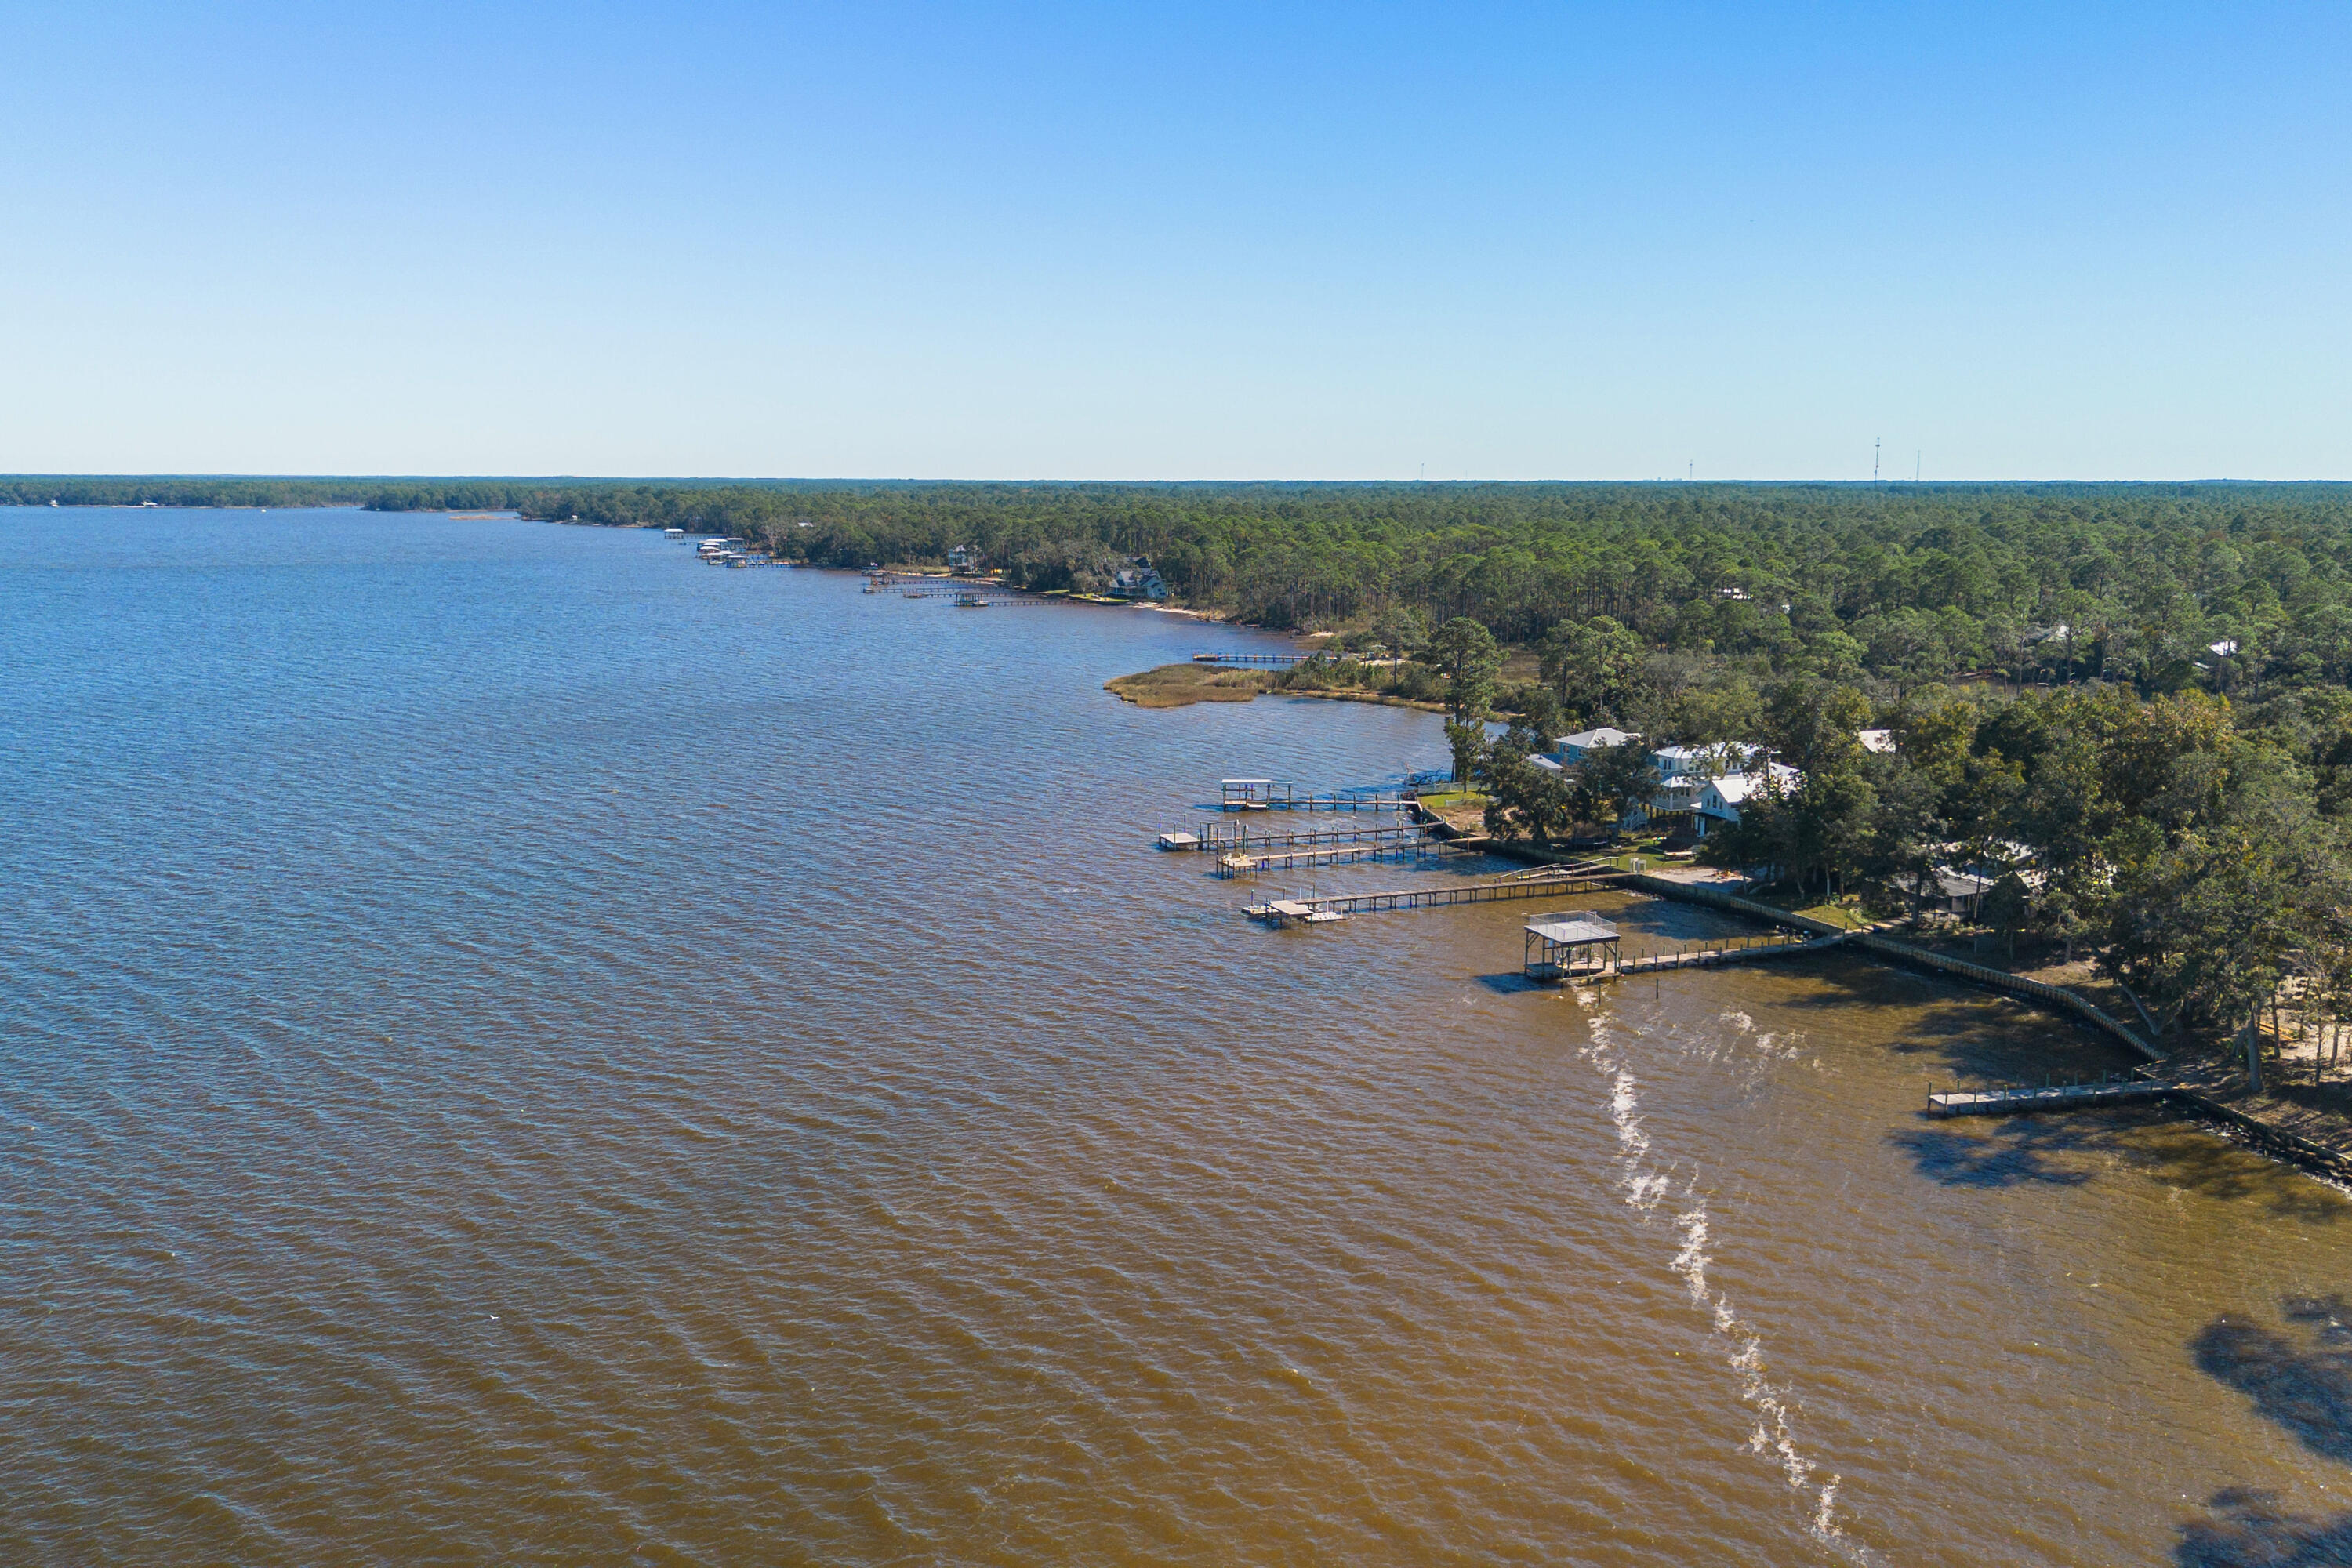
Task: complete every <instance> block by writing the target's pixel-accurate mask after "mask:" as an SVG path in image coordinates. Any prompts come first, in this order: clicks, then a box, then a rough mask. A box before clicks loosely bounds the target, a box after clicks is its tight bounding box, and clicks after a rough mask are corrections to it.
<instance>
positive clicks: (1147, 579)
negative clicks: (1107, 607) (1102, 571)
mask: <svg viewBox="0 0 2352 1568" xmlns="http://www.w3.org/2000/svg"><path fill="white" fill-rule="evenodd" d="M1110 591H1111V593H1112V595H1114V596H1116V597H1118V598H1121V599H1149V600H1152V601H1155V602H1156V601H1158V600H1160V599H1164V598H1166V597H1167V596H1168V584H1166V583H1164V582H1162V581H1160V574H1159V573H1158V572H1157V571H1155V570H1153V568H1152V565H1151V563H1150V561H1148V560H1146V559H1145V558H1144V557H1142V556H1140V555H1139V556H1137V557H1135V559H1134V561H1133V562H1132V563H1129V564H1128V565H1125V566H1122V567H1120V568H1119V569H1118V572H1117V573H1116V574H1113V576H1112V578H1111V585H1110Z"/></svg>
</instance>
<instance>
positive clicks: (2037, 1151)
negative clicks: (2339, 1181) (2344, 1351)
mask: <svg viewBox="0 0 2352 1568" xmlns="http://www.w3.org/2000/svg"><path fill="white" fill-rule="evenodd" d="M1922 1120H1923V1121H1924V1120H1925V1118H1924V1114H1923V1117H1922ZM1886 1141H1887V1142H1888V1143H1890V1144H1892V1145H1893V1146H1894V1147H1895V1148H1896V1149H1899V1150H1901V1151H1902V1152H1904V1153H1905V1154H1906V1155H1908V1156H1909V1157H1910V1160H1911V1163H1912V1167H1913V1169H1915V1170H1916V1171H1917V1172H1918V1173H1920V1174H1921V1175H1923V1176H1925V1177H1927V1179H1928V1180H1929V1181H1931V1182H1935V1183H1936V1184H1938V1185H1941V1186H1947V1187H1963V1188H1978V1189H1983V1188H1999V1187H2021V1186H2034V1185H2041V1186H2053V1187H2079V1186H2082V1185H2084V1184H2086V1183H2088V1182H2089V1181H2091V1179H2092V1178H2093V1177H2094V1176H2095V1175H2097V1174H2098V1173H2099V1172H2100V1169H2101V1168H2102V1167H2107V1168H2113V1167H2115V1166H2116V1165H2117V1164H2119V1163H2120V1164H2123V1165H2125V1166H2126V1167H2127V1168H2129V1169H2131V1170H2133V1171H2135V1172H2137V1173H2139V1174H2140V1175H2142V1176H2144V1177H2146V1178H2147V1179H2148V1180H2150V1181H2153V1182H2157V1183H2160V1184H2163V1185H2166V1186H2168V1187H2178V1188H2179V1189H2180V1190H2181V1191H2183V1192H2188V1193H2195V1194H2198V1195H2199V1196H2200V1197H2206V1198H2210V1199H2213V1200H2214V1201H2216V1202H2220V1203H2246V1204H2255V1205H2260V1206H2261V1207H2262V1208H2263V1209H2264V1210H2265V1211H2267V1212H2268V1213H2270V1214H2272V1215H2276V1216H2278V1217H2279V1218H2282V1219H2291V1220H2294V1221H2297V1222H2299V1223H2301V1224H2305V1225H2315V1226H2319V1225H2336V1224H2340V1223H2341V1222H2342V1221H2343V1220H2344V1219H2346V1218H2347V1215H2352V1208H2347V1205H2346V1204H2345V1202H2344V1200H2343V1199H2342V1197H2340V1196H2339V1195H2338V1194H2336V1193H2334V1192H2331V1191H2330V1190H2329V1189H2327V1188H2326V1187H2324V1186H2322V1185H2320V1184H2318V1183H2316V1182H2314V1181H2312V1180H2311V1179H2310V1178H2308V1177H2307V1176H2305V1175H2304V1174H2303V1173H2301V1172H2299V1171H2297V1170H2295V1169H2294V1167H2293V1166H2291V1165H2284V1164H2281V1163H2278V1162H2277V1161H2275V1160H2272V1159H2269V1158H2267V1157H2265V1156H2263V1155H2261V1154H2257V1153H2255V1152H2252V1151H2251V1150H2248V1149H2243V1148H2241V1147H2240V1146H2238V1145H2237V1144H2235V1143H2232V1142H2229V1141H2228V1140H2227V1139H2224V1138H2221V1137H2220V1136H2218V1135H2216V1134H2215V1133H2214V1132H2213V1131H2212V1130H2211V1129H2210V1128H2208V1127H2206V1126H2205V1125H2203V1124H2202V1123H2200V1122H2199V1121H2194V1120H2192V1119H2190V1118H2189V1117H2186V1116H2183V1115H2181V1114H2179V1113H2178V1112H2176V1111H2172V1110H2163V1109H2160V1108H2155V1107H2148V1108H2143V1109H2137V1110H2095V1111H2074V1112H2063V1113H2055V1114H2050V1115H2042V1116H2011V1117H2003V1118H2000V1119H1997V1120H1996V1119H1992V1118H1970V1119H1968V1120H1967V1121H1961V1122H1940V1121H1939V1122H1931V1123H1929V1124H1927V1125H1925V1126H1918V1127H1906V1128H1898V1129H1896V1130H1895V1131H1892V1132H1889V1133H1888V1134H1887V1135H1886Z"/></svg>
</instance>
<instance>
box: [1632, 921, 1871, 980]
mask: <svg viewBox="0 0 2352 1568" xmlns="http://www.w3.org/2000/svg"><path fill="white" fill-rule="evenodd" d="M1844 942H1845V938H1844V937H1843V936H1823V937H1813V938H1811V939H1807V938H1805V937H1802V936H1797V935H1793V934H1791V933H1789V932H1785V931H1775V932H1773V933H1772V934H1771V935H1769V936H1740V937H1731V938H1728V939H1727V940H1721V941H1718V942H1716V944H1715V945H1714V946H1712V947H1695V948H1678V949H1672V950H1662V951H1660V952H1648V953H1643V955H1642V956H1640V957H1638V958H1624V959H1620V960H1618V962H1617V964H1616V966H1615V967H1614V968H1612V969H1611V970H1609V971H1607V972H1606V973H1603V974H1601V975H1598V976H1595V978H1599V979H1614V978H1615V977H1617V976H1619V975H1622V974H1655V973H1660V972H1662V971H1664V970H1668V969H1717V968H1720V967H1721V966H1723V965H1724V964H1727V963H1755V962H1756V961H1757V960H1758V959H1762V958H1786V957H1788V956H1790V954H1792V953H1799V952H1820V951H1821V950H1822V948H1825V947H1838V946H1841V945H1843V943H1844Z"/></svg>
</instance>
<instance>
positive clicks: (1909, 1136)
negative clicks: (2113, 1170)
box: [1886, 1117, 2091, 1187]
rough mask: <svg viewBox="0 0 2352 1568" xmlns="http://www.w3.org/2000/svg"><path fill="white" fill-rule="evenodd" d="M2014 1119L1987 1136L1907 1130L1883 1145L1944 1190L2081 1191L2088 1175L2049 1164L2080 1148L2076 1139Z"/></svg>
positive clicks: (1898, 1132) (1889, 1136) (1942, 1131)
mask: <svg viewBox="0 0 2352 1568" xmlns="http://www.w3.org/2000/svg"><path fill="white" fill-rule="evenodd" d="M2027 1121H2028V1119H2027V1118H2024V1117H2013V1118H2011V1119H2010V1120H2009V1121H2004V1122H2001V1123H2000V1124H1998V1126H1997V1128H1996V1130H1995V1131H1994V1132H1993V1134H1992V1135H1991V1136H1990V1137H1986V1136H1980V1135H1979V1134H1976V1133H1972V1132H1956V1131H1945V1130H1943V1129H1941V1128H1930V1127H1920V1128H1910V1129H1905V1130H1901V1131H1895V1132H1890V1133H1888V1134H1887V1138H1886V1141H1887V1142H1890V1143H1892V1144H1894V1145H1895V1147H1896V1148H1897V1149H1900V1150H1902V1151H1903V1152H1905V1153H1906V1154H1908V1155H1909V1156H1910V1157H1911V1164H1912V1167H1913V1168H1914V1169H1915V1170H1916V1171H1917V1172H1918V1173H1920V1174H1921V1175H1923V1176H1925V1177H1927V1179H1928V1180H1929V1181H1931V1182H1934V1183H1935V1184H1937V1185H1938V1186H1945V1187H2021V1186H2026V1185H2029V1184H2032V1185H2040V1186H2052V1187H2079V1186H2081V1185H2083V1184H2084V1183H2086V1182H2088V1181H2089V1180H2090V1179H2091V1173H2090V1172H2088V1171H2084V1170H2077V1169H2074V1168H2073V1167H2072V1166H2068V1165H2061V1164H2057V1163H2053V1160H2052V1158H2051V1156H2052V1155H2053V1153H2054V1152H2059V1151H2062V1150H2064V1151H2071V1150H2075V1149H2079V1148H2081V1147H2082V1146H2083V1144H2082V1141H2081V1140H2080V1139H2079V1138H2068V1137H2064V1136H2057V1137H2053V1136H2048V1135H2046V1133H2045V1130H2044V1129H2042V1128H2036V1127H2032V1126H2028V1125H2026V1124H2025V1123H2026V1122H2027Z"/></svg>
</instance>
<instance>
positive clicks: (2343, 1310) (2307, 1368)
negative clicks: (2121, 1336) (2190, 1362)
mask: <svg viewBox="0 0 2352 1568" xmlns="http://www.w3.org/2000/svg"><path fill="white" fill-rule="evenodd" d="M2280 1308H2281V1310H2282V1311H2283V1312H2284V1315H2285V1317H2286V1320H2287V1321H2288V1323H2289V1324H2290V1325H2292V1327H2290V1328H2289V1330H2288V1331H2285V1332H2280V1331H2276V1330H2273V1329H2267V1328H2264V1327H2263V1326H2262V1325H2261V1324H2259V1323H2250V1322H2246V1321H2238V1320H2232V1319H2230V1318H2216V1319H2215V1320H2214V1321H2211V1322H2210V1323H2208V1324H2206V1325H2205V1327H2204V1328H2203V1329H2202V1330H2200V1331H2199V1332H2198V1334H2197V1337H2196V1338H2195V1339H2193V1340H2191V1341H2189V1352H2190V1354H2191V1355H2193V1356H2194V1357H2195V1358H2196V1362H2197V1369H2198V1370H2199V1371H2200V1372H2202V1373H2205V1374H2206V1375H2207V1376H2208V1377H2211V1378H2214V1379H2216V1380H2217V1381H2219V1382H2221V1383H2225V1384H2229V1385H2230V1386H2231V1388H2234V1389H2236V1390H2237V1391H2238V1392H2239V1393H2241V1394H2244V1395H2245V1396H2246V1397H2247V1398H2248V1399H2250V1400H2252V1401H2253V1405H2254V1414H2255V1415H2260V1416H2261V1417H2263V1419H2264V1420H2266V1421H2269V1422H2271V1423H2272V1424H2273V1425H2274V1426H2281V1427H2284V1428H2285V1429H2286V1431H2288V1432H2289V1433H2291V1434H2293V1435H2294V1438H2295V1440H2296V1441H2297V1442H2299V1443H2301V1444H2302V1445H2303V1446H2304V1447H2306V1448H2308V1449H2310V1450H2311V1451H2312V1452H2313V1453H2315V1454H2317V1455H2319V1456H2321V1457H2322V1458H2329V1459H2334V1460H2336V1461H2337V1462H2338V1463H2340V1464H2352V1327H2347V1324H2352V1303H2347V1301H2346V1300H2344V1298H2343V1297H2341V1296H2309V1297H2293V1298H2290V1299H2288V1300H2285V1301H2283V1302H2281V1303H2280Z"/></svg>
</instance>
